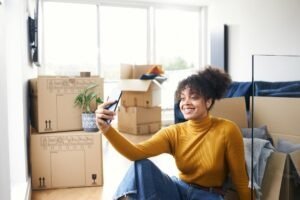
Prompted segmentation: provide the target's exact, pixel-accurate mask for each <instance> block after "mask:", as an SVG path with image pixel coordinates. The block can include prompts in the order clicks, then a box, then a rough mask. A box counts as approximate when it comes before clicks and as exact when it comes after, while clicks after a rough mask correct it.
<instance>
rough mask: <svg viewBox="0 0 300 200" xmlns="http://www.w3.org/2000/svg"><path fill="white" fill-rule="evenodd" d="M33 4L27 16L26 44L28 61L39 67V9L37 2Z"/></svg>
mask: <svg viewBox="0 0 300 200" xmlns="http://www.w3.org/2000/svg"><path fill="white" fill-rule="evenodd" d="M33 1H34V4H33V7H34V8H32V10H33V13H31V14H30V15H29V16H28V19H27V23H28V43H29V56H30V61H31V62H32V63H34V64H35V65H36V66H40V59H39V58H40V55H39V51H40V50H39V44H38V43H39V38H38V37H39V33H38V23H39V22H38V17H39V13H38V7H39V0H33Z"/></svg>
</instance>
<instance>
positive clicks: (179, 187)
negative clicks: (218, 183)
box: [113, 159, 223, 200]
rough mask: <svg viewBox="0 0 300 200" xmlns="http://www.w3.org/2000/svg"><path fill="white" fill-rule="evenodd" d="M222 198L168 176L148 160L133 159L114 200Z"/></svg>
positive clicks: (197, 199) (210, 199) (219, 199)
mask: <svg viewBox="0 0 300 200" xmlns="http://www.w3.org/2000/svg"><path fill="white" fill-rule="evenodd" d="M123 196H126V197H127V198H128V199H129V200H222V199H223V197H222V196H221V195H219V194H216V193H212V192H208V191H205V190H201V189H199V188H196V187H194V186H191V185H190V184H188V183H185V182H184V181H182V180H180V179H178V178H177V177H169V176H168V175H166V174H164V173H163V172H162V171H160V169H159V168H158V167H157V166H155V165H154V164H153V163H152V162H151V161H150V160H148V159H144V160H139V161H135V162H134V164H133V165H132V166H131V167H130V168H129V170H128V171H127V173H126V175H125V177H124V178H123V180H122V182H121V183H120V185H119V187H118V189H117V191H116V193H115V195H114V198H113V199H114V200H116V199H118V198H120V197H123Z"/></svg>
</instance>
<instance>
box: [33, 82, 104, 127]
mask: <svg viewBox="0 0 300 200" xmlns="http://www.w3.org/2000/svg"><path fill="white" fill-rule="evenodd" d="M92 83H96V84H98V86H97V87H96V88H94V91H95V92H96V93H97V94H98V95H99V96H100V97H101V98H103V79H102V78H99V77H98V76H92V77H62V76H61V77H57V76H39V77H38V78H35V79H31V80H30V93H31V120H32V125H33V127H35V129H37V131H38V132H39V133H43V132H54V131H70V130H81V129H82V124H81V112H82V111H81V109H80V108H79V107H75V106H74V99H75V97H76V95H77V94H78V93H79V92H80V90H82V89H83V88H84V87H86V86H88V85H90V84H92Z"/></svg>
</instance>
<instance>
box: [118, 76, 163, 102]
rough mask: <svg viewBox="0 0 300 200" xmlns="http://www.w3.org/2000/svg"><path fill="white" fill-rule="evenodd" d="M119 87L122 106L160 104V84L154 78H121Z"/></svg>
mask: <svg viewBox="0 0 300 200" xmlns="http://www.w3.org/2000/svg"><path fill="white" fill-rule="evenodd" d="M120 89H121V90H122V93H123V94H122V97H121V105H123V106H126V107H130V106H139V107H154V106H160V104H161V86H160V84H159V83H158V82H157V81H155V80H139V79H127V80H121V81H120Z"/></svg>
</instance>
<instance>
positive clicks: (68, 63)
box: [42, 2, 98, 75]
mask: <svg viewBox="0 0 300 200" xmlns="http://www.w3.org/2000/svg"><path fill="white" fill-rule="evenodd" d="M78 13H80V14H78ZM43 17H44V23H43V26H44V31H43V33H44V34H43V35H44V39H43V41H44V42H43V46H44V48H43V60H44V62H43V65H42V66H43V70H44V72H43V73H44V74H51V75H52V74H53V75H79V72H80V71H90V72H92V74H97V73H98V67H97V66H98V64H97V63H98V42H97V37H98V36H97V23H98V22H97V6H95V5H90V4H75V3H56V2H45V3H44V13H43Z"/></svg>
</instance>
